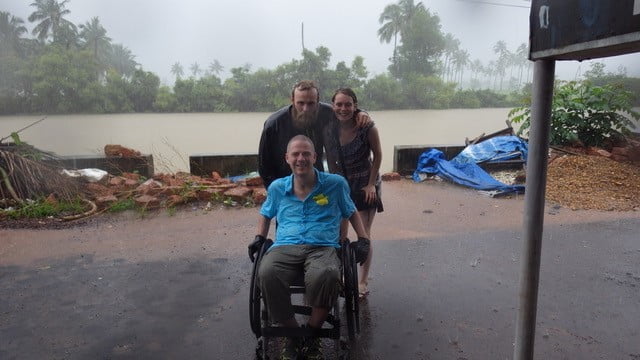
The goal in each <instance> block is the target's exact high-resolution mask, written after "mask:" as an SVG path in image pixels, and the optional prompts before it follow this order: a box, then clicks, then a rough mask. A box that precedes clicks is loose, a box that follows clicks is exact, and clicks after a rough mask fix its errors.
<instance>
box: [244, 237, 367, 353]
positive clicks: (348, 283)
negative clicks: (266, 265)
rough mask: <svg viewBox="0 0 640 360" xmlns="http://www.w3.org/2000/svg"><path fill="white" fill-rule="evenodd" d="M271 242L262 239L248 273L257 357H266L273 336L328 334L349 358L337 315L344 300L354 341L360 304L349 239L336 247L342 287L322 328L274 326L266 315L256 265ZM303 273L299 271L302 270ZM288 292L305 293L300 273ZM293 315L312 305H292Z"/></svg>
mask: <svg viewBox="0 0 640 360" xmlns="http://www.w3.org/2000/svg"><path fill="white" fill-rule="evenodd" d="M272 244H273V241H272V240H271V239H268V240H267V241H265V243H264V244H263V245H262V248H261V249H260V251H258V253H257V255H256V259H255V261H254V262H253V270H252V273H251V288H250V293H249V318H250V322H251V330H252V332H253V333H254V334H255V336H256V339H257V341H258V344H257V346H256V359H264V360H266V359H268V358H269V357H268V352H269V342H270V341H273V338H276V337H320V338H330V339H333V340H334V341H335V350H336V353H337V354H338V356H339V358H340V359H348V358H349V352H348V349H349V347H348V342H347V341H346V340H345V339H344V338H343V337H341V334H340V332H341V327H342V325H343V323H342V322H341V319H340V307H341V306H340V305H341V303H342V302H343V303H344V315H345V317H346V328H347V335H348V341H349V342H353V341H354V340H355V337H356V334H357V333H360V317H359V312H360V308H359V305H358V301H359V294H358V264H357V263H356V255H355V251H354V250H353V247H351V246H349V245H350V242H349V240H348V239H346V240H345V241H344V242H343V243H342V244H341V247H340V249H339V251H338V257H339V258H340V262H341V269H340V279H341V280H340V281H341V283H342V284H341V285H342V286H341V291H340V293H339V295H338V299H337V301H336V304H334V306H333V308H332V309H331V311H330V312H329V314H328V316H327V319H326V320H325V323H324V325H323V327H322V328H321V329H310V328H304V327H300V328H286V327H282V326H275V325H276V324H273V323H272V322H271V321H270V319H269V314H268V313H267V310H266V308H265V307H264V302H263V301H264V298H263V296H262V294H261V291H260V287H259V286H258V269H259V268H260V262H261V260H262V257H263V256H264V254H265V253H266V252H267V250H268V249H269V247H270V246H271V245H272ZM301 275H302V274H301ZM289 290H290V292H291V295H293V294H304V292H305V289H304V282H303V279H302V276H301V278H300V281H299V282H296V283H295V284H294V285H291V286H290V287H289ZM293 309H294V312H295V314H296V316H299V315H305V316H310V315H311V307H310V306H307V305H296V304H294V305H293Z"/></svg>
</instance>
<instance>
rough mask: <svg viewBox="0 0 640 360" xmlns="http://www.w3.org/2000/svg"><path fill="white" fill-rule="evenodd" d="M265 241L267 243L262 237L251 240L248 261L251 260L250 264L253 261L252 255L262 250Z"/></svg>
mask: <svg viewBox="0 0 640 360" xmlns="http://www.w3.org/2000/svg"><path fill="white" fill-rule="evenodd" d="M265 241H267V239H266V238H265V237H264V236H262V235H256V237H255V239H254V240H253V242H252V243H251V244H249V259H250V260H251V262H254V261H255V258H254V255H255V254H256V253H257V252H258V251H260V249H261V248H262V245H263V244H264V242H265Z"/></svg>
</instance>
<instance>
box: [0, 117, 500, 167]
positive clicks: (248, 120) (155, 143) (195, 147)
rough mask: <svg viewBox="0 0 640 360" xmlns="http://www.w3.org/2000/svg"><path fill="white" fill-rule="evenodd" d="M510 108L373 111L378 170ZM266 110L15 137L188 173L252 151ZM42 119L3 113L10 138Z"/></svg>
mask: <svg viewBox="0 0 640 360" xmlns="http://www.w3.org/2000/svg"><path fill="white" fill-rule="evenodd" d="M508 112H509V109H508V108H494V109H455V110H399V111H373V112H371V116H372V118H373V120H374V121H375V122H376V125H377V126H378V128H379V130H380V138H381V141H382V147H383V148H382V151H383V161H382V168H381V171H382V172H388V171H391V170H392V168H393V149H394V146H396V145H425V144H439V145H462V144H464V140H465V137H468V138H474V137H476V136H478V135H480V134H482V133H487V134H488V133H491V132H494V131H497V130H500V129H503V128H504V127H505V126H506V125H505V120H506V119H507V114H508ZM268 115H269V113H196V114H108V115H50V116H47V118H46V120H44V121H42V122H41V123H39V124H37V125H34V126H32V127H30V128H28V129H26V130H24V131H23V132H21V133H20V138H21V139H22V140H23V141H26V142H28V143H30V144H32V145H34V146H36V147H37V148H40V149H43V150H48V151H53V152H54V153H56V154H58V155H98V154H102V153H103V148H104V145H106V144H121V145H123V146H127V147H130V148H133V149H136V150H139V151H140V152H142V153H145V154H153V158H154V165H155V171H156V172H175V171H188V170H189V156H190V155H197V154H219V155H223V154H255V153H257V149H258V141H259V139H260V132H261V130H262V125H263V123H264V120H265V119H266V118H267V117H268ZM41 118H42V116H31V115H29V116H0V136H1V137H5V136H8V135H9V134H10V133H11V132H12V131H16V130H18V129H21V128H23V127H25V126H27V125H29V124H30V123H32V122H34V121H37V120H39V119H41Z"/></svg>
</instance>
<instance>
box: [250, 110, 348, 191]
mask: <svg viewBox="0 0 640 360" xmlns="http://www.w3.org/2000/svg"><path fill="white" fill-rule="evenodd" d="M292 107H293V105H289V106H285V107H283V108H282V109H280V110H278V111H276V112H275V113H273V114H271V116H269V118H268V119H267V120H266V121H265V122H264V128H263V130H262V136H261V137H260V147H259V148H258V172H259V173H260V176H261V177H262V180H263V181H264V186H265V188H268V187H269V185H270V184H271V183H272V182H273V181H274V180H275V179H277V178H281V177H284V176H287V175H290V174H291V168H289V165H288V164H287V162H286V161H285V158H284V156H285V153H286V152H287V144H288V143H289V140H291V138H292V137H294V136H296V135H306V136H308V137H309V138H310V139H311V141H313V144H314V145H315V148H316V153H317V155H318V158H317V160H316V163H315V164H314V166H315V168H316V169H318V170H320V171H324V170H325V169H324V166H323V164H322V162H323V159H324V155H325V154H326V157H327V163H328V165H329V169H328V170H329V171H331V172H335V171H336V169H337V166H338V165H339V164H340V162H339V160H338V158H339V151H340V150H339V149H340V148H339V145H340V140H339V137H338V136H339V135H338V134H339V133H338V120H337V119H336V118H335V116H334V114H333V109H332V108H331V105H329V104H325V103H320V104H319V108H318V118H317V119H316V122H315V123H314V124H313V125H312V127H311V128H308V129H298V128H296V127H294V126H293V119H292V118H291V108H292Z"/></svg>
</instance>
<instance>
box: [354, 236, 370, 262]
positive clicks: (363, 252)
mask: <svg viewBox="0 0 640 360" xmlns="http://www.w3.org/2000/svg"><path fill="white" fill-rule="evenodd" d="M351 247H352V248H353V251H354V252H355V254H356V262H357V263H358V264H360V265H362V264H364V262H365V261H367V256H368V255H369V248H370V247H371V241H369V239H367V238H364V237H358V241H356V242H352V243H351Z"/></svg>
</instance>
